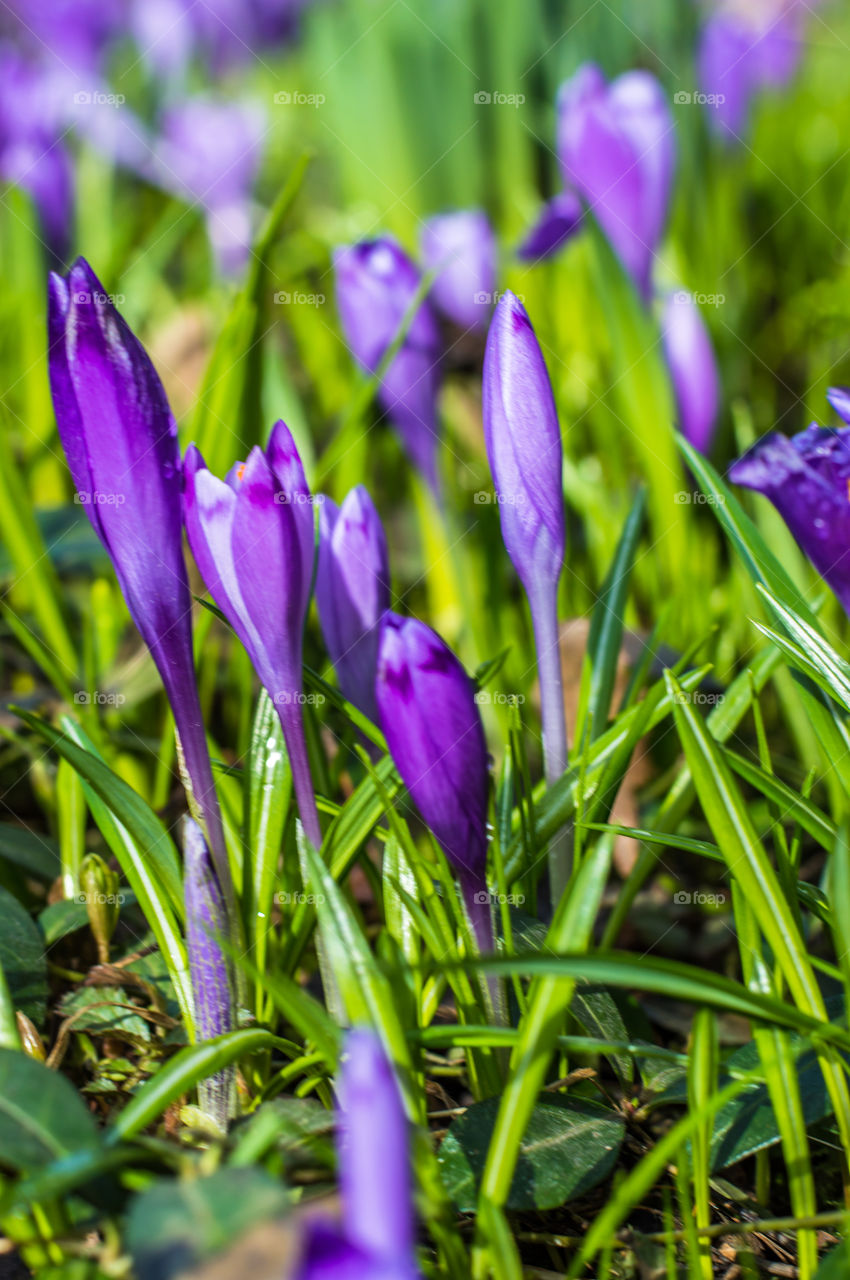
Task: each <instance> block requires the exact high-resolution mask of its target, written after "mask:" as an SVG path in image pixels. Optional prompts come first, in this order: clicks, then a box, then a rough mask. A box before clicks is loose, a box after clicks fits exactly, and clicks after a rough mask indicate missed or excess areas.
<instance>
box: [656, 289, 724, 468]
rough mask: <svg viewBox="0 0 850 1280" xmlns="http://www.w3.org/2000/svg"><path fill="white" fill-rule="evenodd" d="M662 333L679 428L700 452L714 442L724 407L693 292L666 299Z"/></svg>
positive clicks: (711, 348) (704, 327)
mask: <svg viewBox="0 0 850 1280" xmlns="http://www.w3.org/2000/svg"><path fill="white" fill-rule="evenodd" d="M661 333H662V338H663V342H664V355H665V357H666V360H667V367H668V369H669V370H670V378H671V381H672V383H673V390H674V393H675V396H676V410H677V414H678V420H679V430H680V431H681V432H682V434H683V435H684V436H685V437H686V438H687V439H688V440H689V441H690V442H691V444H692V445H693V446H694V448H695V449H699V451H700V453H705V452H707V450H708V449H709V447H710V445H711V440H712V436H713V435H714V428H715V425H716V423H717V413H718V409H719V407H720V376H719V374H718V372H717V361H716V360H715V358H714V348H713V347H712V345H711V338H710V337H709V336H708V329H707V328H706V326H705V321H704V320H703V318H702V315H701V313H700V309H699V307H698V306H697V301H696V298H694V296H693V295H692V294H690V293H685V292H683V291H681V290H680V291H679V292H677V293H670V294H668V295H667V297H666V299H665V300H664V306H663V312H662V318H661Z"/></svg>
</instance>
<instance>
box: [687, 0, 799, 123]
mask: <svg viewBox="0 0 850 1280" xmlns="http://www.w3.org/2000/svg"><path fill="white" fill-rule="evenodd" d="M800 50H801V31H800V15H799V13H798V12H797V10H796V7H795V6H794V5H789V4H787V3H782V4H781V5H771V6H768V8H767V10H765V11H763V12H762V13H753V12H752V11H751V10H748V9H746V8H744V7H739V8H735V7H732V8H726V9H721V10H720V11H718V12H717V13H714V14H712V15H711V17H709V19H708V21H707V22H706V24H705V26H704V27H703V30H702V34H701V36H700V43H699V50H698V53H697V68H698V80H699V84H700V90H701V92H702V93H703V94H705V96H706V97H707V99H708V101H707V103H706V106H707V108H708V110H709V122H710V124H711V127H712V129H713V130H714V132H715V133H718V134H720V135H721V136H726V137H730V138H739V137H740V136H741V134H742V133H744V132H745V131H746V129H747V126H748V123H749V116H750V107H751V103H752V99H753V97H754V96H755V94H756V93H757V92H758V91H759V90H760V89H762V88H782V86H783V85H785V84H787V83H788V81H789V80H790V79H791V77H792V76H793V74H794V71H795V70H796V67H797V63H798V61H799V58H800Z"/></svg>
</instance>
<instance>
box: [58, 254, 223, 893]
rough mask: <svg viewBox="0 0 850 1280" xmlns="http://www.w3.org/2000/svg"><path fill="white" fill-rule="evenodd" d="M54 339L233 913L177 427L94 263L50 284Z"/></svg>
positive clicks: (63, 420)
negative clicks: (202, 687)
mask: <svg viewBox="0 0 850 1280" xmlns="http://www.w3.org/2000/svg"><path fill="white" fill-rule="evenodd" d="M48 333H49V342H50V349H49V367H50V389H51V392H52V395H53V405H54V409H55V411H56V423H57V426H58V428H59V438H60V439H61V441H62V447H63V448H64V450H65V456H66V457H67V459H68V466H69V468H70V470H71V477H72V479H73V481H74V484H75V486H76V489H77V500H78V502H79V503H80V505H81V506H82V507H83V510H84V511H85V513H86V515H87V516H88V518H89V520H90V521H91V523H92V525H93V526H94V529H95V532H96V533H97V535H98V537H99V538H100V540H101V542H102V543H103V545H104V547H105V548H106V551H107V552H108V554H109V557H110V559H111V561H112V564H113V567H114V569H115V573H116V575H117V577H118V581H119V584H120V586H121V590H122V592H123V594H124V599H125V600H126V602H127V607H128V609H129V610H130V614H131V616H132V618H133V621H134V622H135V624H136V626H137V627H138V629H139V631H140V632H141V634H142V637H143V639H144V640H145V643H146V644H147V646H148V648H149V649H150V652H151V656H152V657H153V660H154V662H155V663H156V665H157V669H158V670H159V674H160V676H161V678H162V682H163V684H164V685H165V691H166V693H167V695H168V700H169V702H170V703H171V709H172V711H173V712H174V719H175V723H176V725H177V733H178V736H179V739H180V743H181V747H182V753H183V759H184V762H185V766H186V772H187V774H188V777H189V779H190V780H191V789H192V798H193V801H194V804H195V805H196V807H197V811H198V812H199V814H200V815H201V816H202V817H203V819H204V822H205V824H206V827H207V835H208V837H209V840H210V845H211V848H212V852H213V858H214V860H215V863H216V870H217V872H218V875H219V880H220V881H221V885H222V889H223V891H224V894H225V897H226V898H227V901H228V904H229V905H230V906H231V909H232V902H233V897H232V894H233V891H232V886H231V881H230V867H229V864H228V860H227V850H226V848H225V844H224V834H223V831H222V826H221V814H220V811H219V807H218V800H217V797H216V793H215V787H214V785H213V778H212V769H211V766H210V759H209V754H208V752H207V743H206V737H205V734H204V726H203V719H202V716H201V705H200V701H199V699H198V690H197V685H196V683H195V666H194V657H193V653H192V621H191V619H192V597H191V595H190V593H189V579H188V577H187V574H186V565H185V562H184V559H183V507H182V496H181V489H182V476H181V466H180V450H179V448H178V444H177V426H176V424H175V421H174V418H173V416H172V413H171V410H170V408H169V405H168V401H167V399H166V396H165V392H164V390H163V388H162V383H161V382H160V380H159V378H158V377H157V374H156V371H155V369H154V367H153V365H152V364H151V362H150V360H149V358H148V356H147V353H146V352H145V349H144V347H143V346H142V344H141V343H140V342H139V340H138V338H136V337H135V335H134V334H133V333H131V331H130V329H129V328H128V327H127V325H126V324H125V322H124V320H123V319H122V318H121V316H120V314H119V313H118V311H117V310H116V309H115V307H114V306H113V305H112V302H111V301H110V299H109V297H108V295H107V294H106V293H105V292H104V289H103V285H102V284H101V283H100V281H99V280H98V278H97V276H96V275H95V274H94V272H93V271H92V269H91V267H90V266H89V265H88V263H87V262H86V261H85V260H84V259H83V258H78V259H77V261H76V262H75V263H74V266H73V267H72V268H71V271H70V274H69V276H68V278H67V279H63V278H62V277H61V276H59V275H51V277H50V297H49V307H48ZM234 915H235V912H234Z"/></svg>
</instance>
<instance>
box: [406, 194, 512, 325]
mask: <svg viewBox="0 0 850 1280" xmlns="http://www.w3.org/2000/svg"><path fill="white" fill-rule="evenodd" d="M421 248H422V265H423V268H424V269H425V270H426V271H438V272H439V274H438V275H436V276H435V277H434V283H433V284H432V286H431V294H430V297H431V301H432V302H433V303H434V305H435V306H436V307H437V308H438V309H439V310H440V311H442V313H443V315H445V316H447V317H448V319H449V320H452V321H453V322H454V323H455V324H457V325H460V326H461V328H463V329H486V328H487V323H488V321H489V319H490V309H491V304H492V303H493V301H494V298H493V293H494V291H495V288H496V237H495V236H494V235H493V228H492V227H491V226H490V220H489V219H488V217H487V215H486V213H484V211H483V210H482V209H463V210H458V211H457V212H454V213H442V214H439V215H438V216H437V217H434V218H429V220H428V221H427V222H426V223H425V226H424V228H423V230H422V239H421Z"/></svg>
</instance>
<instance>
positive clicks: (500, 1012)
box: [458, 872, 507, 1027]
mask: <svg viewBox="0 0 850 1280" xmlns="http://www.w3.org/2000/svg"><path fill="white" fill-rule="evenodd" d="M458 879H459V881H460V891H461V896H462V898H463V905H464V907H465V908H466V914H467V916H468V917H469V923H470V924H471V925H472V932H473V934H474V936H475V944H476V949H477V950H478V951H479V952H480V953H481V954H482V955H494V954H495V952H496V935H495V933H494V932H493V915H492V912H491V910H490V894H489V892H488V889H487V885H486V883H485V882H484V881H483V880H482V879H481V878H480V877H478V876H470V875H467V874H464V873H463V872H460V873H459V876H458ZM486 993H487V995H488V997H489V1003H490V1006H491V1009H490V1012H491V1013H492V1016H493V1021H494V1023H495V1025H496V1026H499V1027H501V1026H507V1009H506V1005H505V998H504V992H503V990H502V983H501V981H500V980H499V978H498V977H496V975H495V974H490V975H489V976H488V978H487V985H486Z"/></svg>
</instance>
